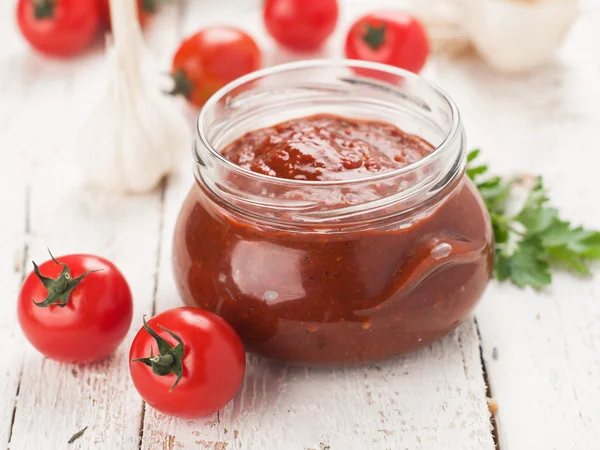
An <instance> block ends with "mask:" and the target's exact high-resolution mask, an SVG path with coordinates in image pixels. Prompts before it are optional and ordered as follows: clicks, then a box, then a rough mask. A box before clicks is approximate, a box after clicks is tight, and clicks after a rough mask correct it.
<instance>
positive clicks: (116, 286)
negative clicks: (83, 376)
mask: <svg viewBox="0 0 600 450" xmlns="http://www.w3.org/2000/svg"><path fill="white" fill-rule="evenodd" d="M50 256H51V259H50V260H48V261H46V262H44V263H43V264H41V265H40V266H38V265H37V264H36V263H35V262H34V263H33V272H31V273H30V274H29V275H28V276H27V278H26V279H25V281H24V283H23V286H22V287H21V291H20V293H19V298H18V304H17V312H18V319H19V324H20V326H21V329H22V330H23V333H24V334H25V337H26V338H27V340H28V341H29V342H30V343H31V344H32V345H33V346H34V347H35V348H36V349H37V350H38V351H39V352H40V353H42V354H43V355H45V356H47V357H48V358H51V359H54V360H56V361H63V362H74V363H87V362H92V361H97V360H100V359H103V358H105V357H106V356H108V355H110V354H111V353H113V352H114V351H115V349H116V348H117V347H118V345H119V344H120V343H121V342H122V341H123V339H124V338H125V335H126V334H127V331H128V330H129V327H130V325H131V318H132V315H133V301H132V297H131V290H130V289H129V285H128V284H127V281H126V280H125V277H124V276H123V274H122V273H121V272H120V271H119V269H117V267H116V266H115V265H114V264H113V263H111V262H110V261H108V260H107V259H104V258H101V257H100V256H95V255H84V254H76V255H67V256H61V257H58V258H54V256H52V254H50Z"/></svg>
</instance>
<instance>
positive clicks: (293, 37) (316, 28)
mask: <svg viewBox="0 0 600 450" xmlns="http://www.w3.org/2000/svg"><path fill="white" fill-rule="evenodd" d="M263 18H264V22H265V26H266V27H267V31H268V32H269V33H270V34H271V36H273V38H274V39H275V40H276V41H277V42H279V43H280V44H281V45H283V46H284V47H287V48H289V49H291V50H296V51H312V50H317V49H318V48H319V47H321V45H322V44H323V42H325V40H326V39H327V38H328V37H329V35H330V34H331V33H332V32H333V30H334V29H335V24H336V23H337V19H338V2H337V0H266V1H265V3H264V10H263Z"/></svg>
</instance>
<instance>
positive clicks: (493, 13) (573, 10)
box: [454, 0, 579, 72]
mask: <svg viewBox="0 0 600 450" xmlns="http://www.w3.org/2000/svg"><path fill="white" fill-rule="evenodd" d="M454 1H456V2H458V4H459V6H460V9H461V13H462V17H463V23H464V26H465V29H466V30H467V32H468V33H469V36H470V38H471V40H472V41H473V44H474V45H475V48H476V49H477V51H478V52H479V54H480V55H481V56H482V58H483V59H484V60H485V61H486V62H487V63H488V64H489V65H490V66H492V67H493V68H495V69H496V70H499V71H501V72H521V71H526V70H531V69H533V68H535V67H538V66H539V65H541V64H542V63H544V62H546V61H547V60H548V59H549V58H550V57H551V56H552V55H553V53H554V52H555V50H556V49H557V48H558V46H559V45H560V44H561V42H562V40H563V39H564V37H565V36H566V35H567V33H568V31H569V29H570V28H571V25H572V24H573V22H574V21H575V19H576V18H577V16H578V14H579V5H578V2H577V0H486V1H482V0H454Z"/></svg>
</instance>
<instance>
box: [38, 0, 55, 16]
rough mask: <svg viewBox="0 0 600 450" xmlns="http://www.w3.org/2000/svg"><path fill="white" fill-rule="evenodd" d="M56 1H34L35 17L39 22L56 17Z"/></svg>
mask: <svg viewBox="0 0 600 450" xmlns="http://www.w3.org/2000/svg"><path fill="white" fill-rule="evenodd" d="M55 6H56V0H33V17H35V18H36V19H37V20H41V19H51V18H52V17H54V7H55Z"/></svg>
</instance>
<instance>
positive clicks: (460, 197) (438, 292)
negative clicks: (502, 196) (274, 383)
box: [174, 115, 493, 364]
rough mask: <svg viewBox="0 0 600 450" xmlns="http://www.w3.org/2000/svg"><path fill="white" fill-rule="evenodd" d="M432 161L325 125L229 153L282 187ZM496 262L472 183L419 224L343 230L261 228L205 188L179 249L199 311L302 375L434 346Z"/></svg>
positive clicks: (416, 143) (293, 127) (375, 126)
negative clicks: (300, 368) (303, 369)
mask: <svg viewBox="0 0 600 450" xmlns="http://www.w3.org/2000/svg"><path fill="white" fill-rule="evenodd" d="M432 150H433V148H432V146H430V145H429V144H428V143H427V142H425V141H424V140H422V139H420V138H418V137H415V136H411V135H409V134H407V133H404V132H403V131H401V130H399V129H398V128H396V127H394V126H392V125H390V124H386V123H381V122H374V121H358V120H354V119H348V118H342V117H336V116H328V115H318V116H312V117H306V118H302V119H296V120H292V121H288V122H285V123H282V124H279V125H276V126H274V127H271V128H266V129H262V130H256V131H252V132H250V133H247V134H245V135H244V136H242V137H240V138H239V139H238V140H236V141H235V142H233V143H232V144H231V145H230V146H228V147H227V148H226V149H224V150H223V152H222V153H223V155H224V156H225V157H226V158H228V159H229V160H230V161H232V162H234V163H236V164H238V165H240V166H242V167H245V168H247V169H250V170H252V171H254V172H259V173H262V174H266V175H270V176H273V177H279V178H286V179H306V180H345V179H349V178H365V177H366V176H368V175H369V174H376V173H380V172H384V171H390V170H393V169H396V168H398V167H402V166H405V165H408V164H411V163H413V162H415V161H417V160H419V159H420V158H422V157H424V156H425V155H427V154H428V153H430V152H431V151H432ZM371 194H372V192H371V193H369V192H366V193H365V194H359V195H358V196H357V195H356V194H355V195H354V196H352V197H348V196H340V197H339V199H341V200H338V201H346V200H344V199H348V198H351V199H352V201H356V200H357V197H358V200H359V202H360V199H361V198H362V197H361V195H364V198H367V197H369V195H371ZM332 195H334V193H332ZM492 256H493V253H492V234H491V229H490V224H489V218H488V216H487V212H486V211H485V208H484V206H483V204H482V202H481V199H480V198H479V195H478V193H477V190H476V188H475V187H474V186H473V184H472V183H471V182H470V181H469V180H468V179H466V178H465V177H463V179H462V180H460V181H459V182H458V183H456V184H455V185H454V186H453V188H452V190H451V192H449V193H448V194H447V195H446V196H445V198H444V199H443V200H441V201H440V202H439V204H436V205H435V207H434V208H430V210H428V212H427V213H426V214H417V215H415V216H414V217H412V220H409V221H406V220H405V221H403V222H402V223H388V222H386V223H379V222H378V221H377V220H374V221H373V223H372V226H371V227H368V228H367V229H361V230H351V231H346V232H344V231H342V232H340V230H339V229H337V230H336V232H331V233H324V232H323V231H322V230H321V229H319V230H317V229H313V230H311V229H306V226H304V227H303V228H302V231H301V232H300V231H298V230H296V231H294V230H289V229H286V228H285V227H280V228H277V227H273V226H271V225H265V224H264V223H258V222H256V221H254V220H251V219H249V218H247V217H245V216H243V215H241V214H239V213H237V212H234V211H232V210H231V208H228V207H227V206H226V205H224V204H223V203H222V202H221V201H220V200H219V199H218V198H216V197H215V196H214V195H211V194H210V193H209V192H208V191H207V189H206V188H205V187H204V185H203V183H202V181H200V182H198V183H197V185H195V186H194V187H193V188H192V189H191V191H190V193H189V195H188V197H187V199H186V201H185V203H184V205H183V207H182V211H181V214H180V217H179V220H178V223H177V227H176V231H175V241H174V270H175V278H176V281H177V286H178V289H179V291H180V292H181V294H182V296H183V298H184V300H185V302H186V303H188V304H190V305H197V306H200V307H202V308H206V309H209V310H211V311H214V312H216V313H217V314H219V315H221V316H222V317H224V318H225V319H226V320H227V321H229V322H230V323H231V324H232V325H233V326H234V328H235V329H236V330H237V331H238V333H239V334H240V336H241V337H242V339H243V340H244V342H245V344H246V346H247V348H248V350H250V351H253V352H256V353H260V354H262V355H265V356H268V357H272V358H277V359H281V360H286V361H289V362H293V363H303V364H355V363H364V362H369V361H376V360H380V359H385V358H389V357H392V356H395V355H400V354H403V353H406V352H409V351H412V350H415V349H417V348H419V347H422V346H424V345H427V344H429V343H431V342H433V341H435V340H436V339H438V338H440V337H441V336H443V335H444V334H446V333H448V332H449V331H450V330H452V329H453V328H455V327H456V326H457V325H458V324H459V323H460V322H461V321H462V320H463V319H465V318H466V317H467V316H468V314H469V313H470V311H471V310H472V308H473V307H474V305H475V304H476V302H477V300H478V299H479V297H480V295H481V294H482V292H483V290H484V289H485V286H486V284H487V282H488V280H489V277H490V272H491V269H492V261H493V257H492Z"/></svg>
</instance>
